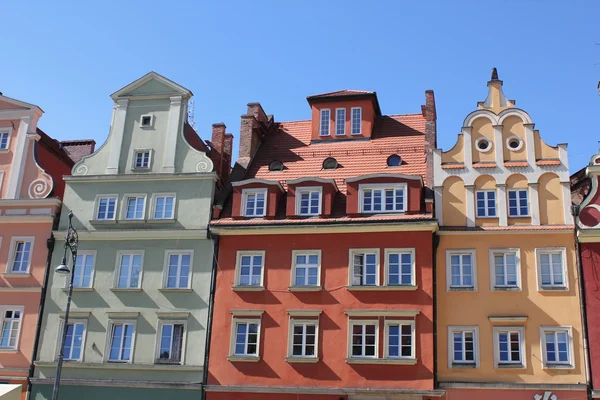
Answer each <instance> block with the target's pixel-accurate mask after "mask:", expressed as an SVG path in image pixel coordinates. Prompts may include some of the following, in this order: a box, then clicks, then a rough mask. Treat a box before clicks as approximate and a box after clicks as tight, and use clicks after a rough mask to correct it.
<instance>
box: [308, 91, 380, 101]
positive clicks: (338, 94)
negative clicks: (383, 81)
mask: <svg viewBox="0 0 600 400" xmlns="http://www.w3.org/2000/svg"><path fill="white" fill-rule="evenodd" d="M363 94H375V92H372V91H370V90H349V89H346V90H338V91H335V92H329V93H321V94H315V95H312V96H308V97H307V99H316V98H322V97H341V96H360V95H363Z"/></svg>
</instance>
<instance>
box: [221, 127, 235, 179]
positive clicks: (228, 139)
mask: <svg viewBox="0 0 600 400" xmlns="http://www.w3.org/2000/svg"><path fill="white" fill-rule="evenodd" d="M232 149H233V135H232V134H231V133H226V134H225V145H224V146H223V173H222V174H221V180H222V181H223V184H224V185H226V184H227V183H228V182H229V173H230V172H231V152H232Z"/></svg>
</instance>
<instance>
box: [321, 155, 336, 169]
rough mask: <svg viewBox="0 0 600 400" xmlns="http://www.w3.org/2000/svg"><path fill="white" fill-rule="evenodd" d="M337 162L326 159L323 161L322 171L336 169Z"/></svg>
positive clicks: (331, 158) (329, 158)
mask: <svg viewBox="0 0 600 400" xmlns="http://www.w3.org/2000/svg"><path fill="white" fill-rule="evenodd" d="M337 166H338V162H337V160H336V159H335V158H333V157H328V158H326V159H325V160H324V161H323V169H336V168H337Z"/></svg>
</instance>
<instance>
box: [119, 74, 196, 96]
mask: <svg viewBox="0 0 600 400" xmlns="http://www.w3.org/2000/svg"><path fill="white" fill-rule="evenodd" d="M151 80H156V81H157V82H160V83H162V84H163V85H165V86H167V87H169V88H171V89H173V92H171V93H169V94H163V95H161V96H160V98H165V97H169V96H170V95H173V93H179V94H180V95H183V96H185V97H190V96H192V92H191V91H190V90H189V89H186V88H184V87H183V86H181V85H178V84H177V83H175V82H173V81H172V80H170V79H167V78H165V77H164V76H162V75H160V74H157V73H156V72H154V71H152V72H148V73H147V74H146V75H144V76H142V77H141V78H139V79H136V80H135V81H133V82H131V83H130V84H128V85H126V86H124V87H122V88H121V89H119V90H117V91H116V92H114V93H113V94H111V95H110V97H111V98H112V99H113V100H115V101H116V100H117V99H122V98H124V97H132V98H140V97H146V96H148V95H129V96H127V93H130V92H132V91H134V90H135V89H137V88H139V87H141V86H143V85H145V84H146V83H147V82H149V81H151ZM154 96H157V95H154Z"/></svg>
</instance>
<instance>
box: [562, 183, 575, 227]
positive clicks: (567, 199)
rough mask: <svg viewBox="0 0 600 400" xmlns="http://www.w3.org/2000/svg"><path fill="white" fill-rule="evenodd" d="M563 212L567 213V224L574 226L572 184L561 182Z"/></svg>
mask: <svg viewBox="0 0 600 400" xmlns="http://www.w3.org/2000/svg"><path fill="white" fill-rule="evenodd" d="M560 186H561V187H562V199H563V210H564V213H565V224H566V225H571V224H573V215H572V214H571V182H561V183H560Z"/></svg>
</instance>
